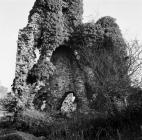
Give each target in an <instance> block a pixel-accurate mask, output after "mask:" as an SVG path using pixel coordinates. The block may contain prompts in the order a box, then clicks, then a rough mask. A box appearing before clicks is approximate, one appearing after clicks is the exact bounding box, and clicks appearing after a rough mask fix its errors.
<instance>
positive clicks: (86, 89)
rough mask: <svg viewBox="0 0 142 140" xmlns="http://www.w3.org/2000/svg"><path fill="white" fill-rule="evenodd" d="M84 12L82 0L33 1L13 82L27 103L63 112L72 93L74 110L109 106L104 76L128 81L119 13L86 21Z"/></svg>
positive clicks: (102, 108)
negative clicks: (117, 18)
mask: <svg viewBox="0 0 142 140" xmlns="http://www.w3.org/2000/svg"><path fill="white" fill-rule="evenodd" d="M82 15H83V0H36V1H35V3H34V6H33V8H32V10H31V11H30V14H29V17H28V24H27V26H26V27H25V28H23V29H22V30H20V31H19V35H18V47H17V58H16V72H15V79H14V82H13V86H12V89H13V93H14V94H15V96H17V97H18V98H19V99H20V101H21V102H23V103H24V104H25V105H26V106H28V107H30V108H35V109H38V110H42V111H47V112H56V111H63V112H64V111H65V110H69V108H64V107H63V105H65V100H66V99H67V98H69V97H70V99H69V100H70V102H72V103H71V104H72V105H71V106H72V107H73V108H72V109H73V111H74V110H78V111H81V112H84V111H87V110H89V109H96V110H98V111H105V107H106V105H105V102H106V99H105V98H104V97H103V93H102V92H99V91H100V90H101V88H98V87H102V86H104V83H103V81H105V85H107V86H108V85H109V84H110V83H111V82H112V83H114V81H116V83H118V81H120V80H121V81H123V82H124V83H125V84H126V83H128V82H126V81H128V79H127V76H126V75H127V74H126V73H127V68H125V67H124V66H126V61H125V57H126V51H125V47H126V44H125V42H124V40H123V38H122V35H121V31H120V29H119V27H118V25H117V24H116V23H115V19H113V18H111V17H103V18H101V19H99V20H98V21H97V22H96V23H93V22H92V23H83V22H82ZM110 75H111V79H109V76H110ZM124 76H125V80H122V79H124ZM100 79H101V80H102V79H103V80H102V81H101V80H100ZM126 79H127V80H126ZM106 81H107V82H106ZM124 83H123V85H124ZM115 92H116V91H115ZM69 94H70V95H69ZM74 102H75V103H74ZM66 103H67V102H66Z"/></svg>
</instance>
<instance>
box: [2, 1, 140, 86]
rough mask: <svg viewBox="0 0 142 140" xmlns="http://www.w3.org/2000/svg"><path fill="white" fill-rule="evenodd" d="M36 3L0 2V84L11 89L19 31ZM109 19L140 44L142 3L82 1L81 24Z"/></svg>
mask: <svg viewBox="0 0 142 140" xmlns="http://www.w3.org/2000/svg"><path fill="white" fill-rule="evenodd" d="M34 1H35V0H0V32H1V33H0V81H1V83H2V85H4V86H6V87H8V88H9V89H10V85H11V84H12V81H13V78H14V73H15V60H16V49H17V43H16V41H17V36H18V30H19V29H22V28H23V27H25V26H26V24H27V19H28V14H29V11H30V10H31V8H32V6H33V4H34ZM102 16H112V17H114V18H116V19H117V23H118V24H119V26H120V28H121V29H122V33H123V35H124V37H125V38H126V39H127V40H130V39H135V38H137V39H139V40H142V39H141V38H142V0H84V21H85V22H86V21H91V20H95V21H96V20H97V19H98V18H100V17H102Z"/></svg>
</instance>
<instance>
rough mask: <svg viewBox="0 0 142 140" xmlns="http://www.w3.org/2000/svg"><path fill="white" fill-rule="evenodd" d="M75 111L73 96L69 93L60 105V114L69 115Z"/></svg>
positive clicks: (75, 105)
mask: <svg viewBox="0 0 142 140" xmlns="http://www.w3.org/2000/svg"><path fill="white" fill-rule="evenodd" d="M76 109H77V104H76V103H75V96H74V95H73V93H69V94H68V95H67V97H66V98H65V99H64V101H63V103H62V106H61V112H62V113H63V114H70V113H71V112H74V111H75V110H76Z"/></svg>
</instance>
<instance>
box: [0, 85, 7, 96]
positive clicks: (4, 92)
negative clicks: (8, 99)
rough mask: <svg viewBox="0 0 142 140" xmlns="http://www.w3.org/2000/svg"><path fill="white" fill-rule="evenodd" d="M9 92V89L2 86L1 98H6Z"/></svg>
mask: <svg viewBox="0 0 142 140" xmlns="http://www.w3.org/2000/svg"><path fill="white" fill-rule="evenodd" d="M7 92H8V89H7V88H6V87H4V86H2V85H0V98H2V97H4V96H5V95H6V94H7Z"/></svg>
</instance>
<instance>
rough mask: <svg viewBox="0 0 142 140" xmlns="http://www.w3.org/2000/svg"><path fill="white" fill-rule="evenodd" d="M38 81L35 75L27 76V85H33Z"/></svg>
mask: <svg viewBox="0 0 142 140" xmlns="http://www.w3.org/2000/svg"><path fill="white" fill-rule="evenodd" d="M36 81H37V77H36V76H35V75H32V74H28V76H27V80H26V82H27V84H33V83H35V82H36Z"/></svg>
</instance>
